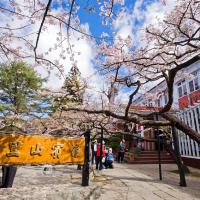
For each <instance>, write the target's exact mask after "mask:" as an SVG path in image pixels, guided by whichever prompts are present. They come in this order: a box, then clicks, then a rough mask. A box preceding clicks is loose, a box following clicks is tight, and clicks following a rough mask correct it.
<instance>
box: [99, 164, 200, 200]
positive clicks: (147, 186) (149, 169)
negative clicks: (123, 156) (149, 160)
mask: <svg viewBox="0 0 200 200" xmlns="http://www.w3.org/2000/svg"><path fill="white" fill-rule="evenodd" d="M176 169H177V167H176V165H174V164H163V165H162V173H163V180H162V181H160V180H159V174H158V165H156V164H152V165H131V164H115V169H113V170H112V169H109V170H103V172H102V174H104V175H106V176H107V178H108V179H109V182H110V185H105V186H103V188H102V191H106V190H108V191H110V192H109V193H108V192H105V195H104V194H102V195H101V199H118V200H119V199H124V200H125V199H127V200H162V199H165V200H176V199H181V200H192V199H200V177H191V176H187V177H186V180H187V184H188V186H187V187H180V186H179V175H178V174H176V173H173V172H170V171H172V170H176ZM191 170H192V171H197V172H198V173H199V175H200V170H196V169H191Z"/></svg>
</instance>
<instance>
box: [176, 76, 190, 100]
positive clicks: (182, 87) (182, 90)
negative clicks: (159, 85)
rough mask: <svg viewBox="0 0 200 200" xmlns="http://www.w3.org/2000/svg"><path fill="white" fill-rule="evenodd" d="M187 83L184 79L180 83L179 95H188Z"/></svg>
mask: <svg viewBox="0 0 200 200" xmlns="http://www.w3.org/2000/svg"><path fill="white" fill-rule="evenodd" d="M187 94H188V92H187V85H186V82H185V80H182V81H181V82H179V83H178V96H179V98H181V97H182V96H185V95H187Z"/></svg>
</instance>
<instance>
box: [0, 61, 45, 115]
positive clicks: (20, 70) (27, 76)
mask: <svg viewBox="0 0 200 200" xmlns="http://www.w3.org/2000/svg"><path fill="white" fill-rule="evenodd" d="M41 84H42V80H41V78H40V77H39V76H38V75H37V73H36V72H35V71H34V70H33V69H32V68H31V67H29V66H28V65H27V64H26V63H24V62H12V63H11V64H9V65H2V66H1V67H0V109H1V111H2V112H4V111H5V110H6V111H11V112H12V113H15V114H18V113H23V112H25V111H27V110H28V109H29V107H30V105H31V101H33V99H34V96H35V92H36V91H37V90H38V89H39V88H40V87H41Z"/></svg>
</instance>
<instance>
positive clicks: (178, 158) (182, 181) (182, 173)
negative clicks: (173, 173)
mask: <svg viewBox="0 0 200 200" xmlns="http://www.w3.org/2000/svg"><path fill="white" fill-rule="evenodd" d="M172 137H173V141H174V152H175V158H176V164H177V166H178V171H179V175H180V186H182V187H186V186H187V184H186V180H185V171H184V165H183V162H182V159H181V155H180V152H179V146H178V136H177V133H176V129H175V126H172Z"/></svg>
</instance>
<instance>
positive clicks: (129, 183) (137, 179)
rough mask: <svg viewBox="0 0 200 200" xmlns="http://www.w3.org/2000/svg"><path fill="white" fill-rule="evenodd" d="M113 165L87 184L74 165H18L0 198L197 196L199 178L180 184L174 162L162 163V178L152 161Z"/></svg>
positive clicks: (185, 199) (186, 199) (171, 199)
mask: <svg viewBox="0 0 200 200" xmlns="http://www.w3.org/2000/svg"><path fill="white" fill-rule="evenodd" d="M114 166H115V168H114V169H105V170H102V171H95V176H93V173H91V177H90V185H89V186H88V187H82V186H81V171H77V170H76V166H74V165H66V166H64V165H62V166H55V169H54V170H53V171H50V172H45V173H44V171H43V167H40V166H24V167H19V169H18V171H17V175H16V178H15V181H14V185H13V188H6V189H0V200H11V199H12V200H22V199H23V200H82V199H87V200H97V199H100V200H115V199H116V200H141V199H142V200H163V199H165V200H175V199H176V200H177V199H181V200H193V199H196V200H197V199H199V200H200V178H199V177H192V176H187V177H186V179H187V184H188V187H180V186H179V175H178V174H175V173H172V172H170V171H172V170H176V169H177V167H176V165H174V164H165V165H164V164H163V165H162V169H163V181H160V180H159V178H158V177H159V176H158V165H155V164H152V165H132V164H117V163H115V164H114ZM192 171H194V169H192ZM195 171H197V172H198V173H199V174H200V170H195Z"/></svg>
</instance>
